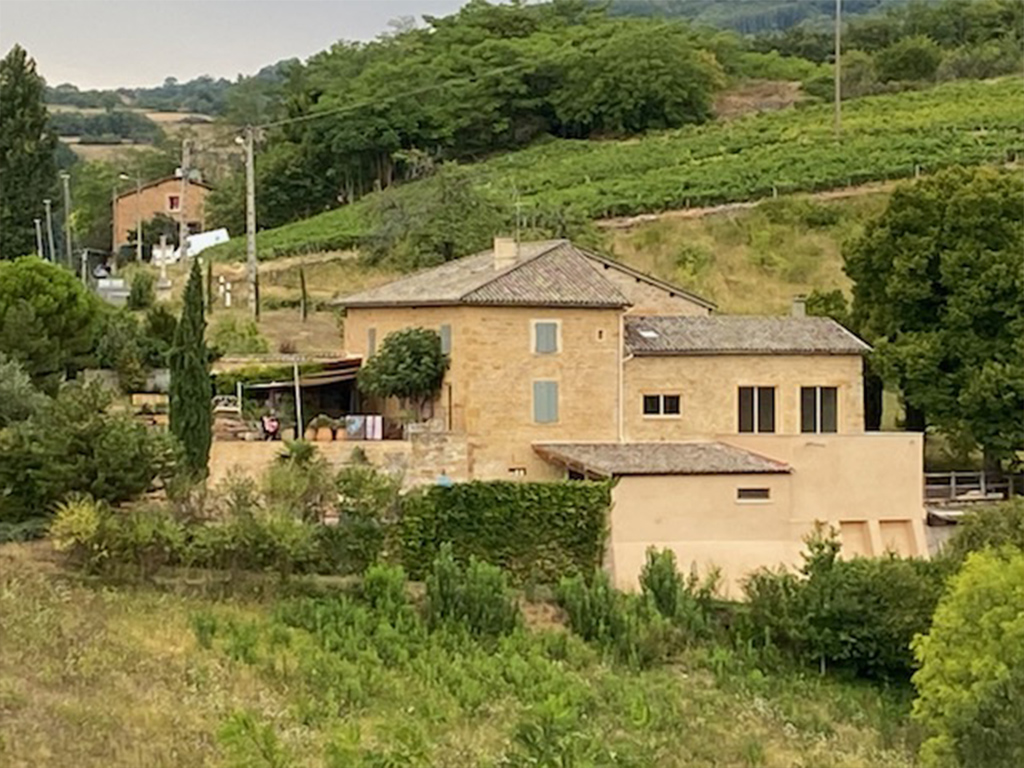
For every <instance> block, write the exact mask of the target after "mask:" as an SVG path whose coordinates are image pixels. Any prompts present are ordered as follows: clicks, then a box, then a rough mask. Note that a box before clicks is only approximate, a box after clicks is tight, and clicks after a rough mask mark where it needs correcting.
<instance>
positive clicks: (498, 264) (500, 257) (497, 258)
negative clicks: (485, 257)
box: [494, 237, 519, 270]
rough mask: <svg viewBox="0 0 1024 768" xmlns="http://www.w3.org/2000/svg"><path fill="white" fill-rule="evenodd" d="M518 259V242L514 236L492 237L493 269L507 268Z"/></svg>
mask: <svg viewBox="0 0 1024 768" xmlns="http://www.w3.org/2000/svg"><path fill="white" fill-rule="evenodd" d="M518 259H519V243H517V242H516V240H515V238H514V237H496V238H494V269H495V270H502V269H508V268H509V267H511V266H512V265H513V264H515V263H516V261H518Z"/></svg>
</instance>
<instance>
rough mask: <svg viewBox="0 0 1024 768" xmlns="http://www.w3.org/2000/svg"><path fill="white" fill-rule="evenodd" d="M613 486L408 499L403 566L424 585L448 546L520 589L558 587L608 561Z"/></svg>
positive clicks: (428, 492) (496, 485) (495, 485)
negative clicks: (496, 569) (539, 584)
mask: <svg viewBox="0 0 1024 768" xmlns="http://www.w3.org/2000/svg"><path fill="white" fill-rule="evenodd" d="M610 503H611V486H610V485H609V484H608V483H591V482H577V481H572V482H563V483H514V482H472V483H458V484H456V485H454V486H451V487H448V488H445V487H440V486H433V487H431V488H428V489H423V490H419V491H414V492H411V493H407V494H406V495H405V496H403V498H402V504H401V520H400V523H399V528H400V531H399V533H400V537H401V553H402V564H403V565H404V566H405V568H406V570H407V571H408V572H409V574H410V576H411V577H412V578H422V576H423V575H424V574H425V573H426V572H427V570H428V568H429V564H430V562H431V560H432V559H433V558H434V556H435V555H436V554H437V552H438V550H439V548H440V546H441V544H442V543H443V542H449V543H450V544H451V546H452V551H453V552H454V554H455V556H456V557H457V558H458V559H459V560H462V561H465V560H466V559H468V558H469V557H470V556H475V557H476V558H478V559H479V560H482V561H484V562H488V563H491V564H493V565H498V566H501V567H502V568H504V569H505V570H506V571H507V572H508V573H509V575H510V576H511V577H512V578H513V579H517V580H519V581H526V580H542V581H547V582H548V583H557V581H558V579H559V578H560V577H561V576H563V575H570V574H574V573H588V574H589V573H590V572H591V571H593V570H594V568H596V567H597V566H599V565H600V563H601V559H602V557H603V556H604V544H605V536H606V531H607V512H608V507H609V505H610Z"/></svg>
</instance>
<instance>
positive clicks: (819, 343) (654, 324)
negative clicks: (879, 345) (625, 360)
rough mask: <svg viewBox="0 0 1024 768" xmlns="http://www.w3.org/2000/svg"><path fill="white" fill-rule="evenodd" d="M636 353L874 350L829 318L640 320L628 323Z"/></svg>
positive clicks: (850, 352) (630, 345) (632, 349)
mask: <svg viewBox="0 0 1024 768" xmlns="http://www.w3.org/2000/svg"><path fill="white" fill-rule="evenodd" d="M625 341H626V349H627V350H628V351H629V352H630V353H632V354H634V355H709V354H777V355H783V354H789V355H811V354H815V355H822V354H824V355H858V354H863V353H864V352H867V351H869V350H870V349H871V347H869V346H868V345H867V344H865V343H864V342H863V341H861V340H860V339H859V338H857V337H856V336H855V335H853V334H852V333H851V332H850V331H848V330H847V329H846V328H844V327H843V326H841V325H840V324H839V323H837V322H836V321H835V320H832V319H831V318H828V317H753V316H746V315H714V316H708V317H700V316H695V317H688V316H687V317H683V316H672V317H639V316H632V317H630V316H627V317H626V319H625Z"/></svg>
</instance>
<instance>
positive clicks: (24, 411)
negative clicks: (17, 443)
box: [0, 352, 46, 429]
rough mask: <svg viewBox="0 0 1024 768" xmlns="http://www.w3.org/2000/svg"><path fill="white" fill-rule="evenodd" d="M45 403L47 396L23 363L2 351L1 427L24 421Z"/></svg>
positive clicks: (0, 365) (0, 371)
mask: <svg viewBox="0 0 1024 768" xmlns="http://www.w3.org/2000/svg"><path fill="white" fill-rule="evenodd" d="M45 403H46V397H45V396H44V395H43V394H42V393H41V392H40V391H39V390H37V389H36V388H35V387H34V386H32V379H30V378H29V376H28V374H27V373H25V369H24V368H23V367H22V365H21V363H19V362H18V361H17V360H12V359H10V358H8V357H7V355H6V354H5V353H4V352H0V429H3V428H4V427H6V426H9V425H10V424H13V423H14V422H17V421H24V420H25V419H27V418H28V417H30V416H32V415H33V414H35V413H36V412H38V411H39V409H40V408H42V406H43V405H44V404H45Z"/></svg>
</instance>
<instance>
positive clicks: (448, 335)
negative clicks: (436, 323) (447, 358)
mask: <svg viewBox="0 0 1024 768" xmlns="http://www.w3.org/2000/svg"><path fill="white" fill-rule="evenodd" d="M440 336H441V354H442V355H450V354H451V353H452V327H451V326H450V325H448V324H447V323H446V324H444V325H442V326H441V333H440Z"/></svg>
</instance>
